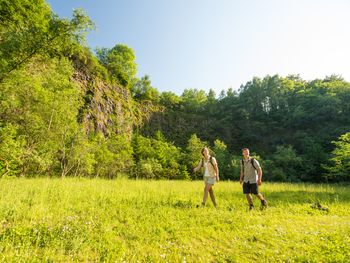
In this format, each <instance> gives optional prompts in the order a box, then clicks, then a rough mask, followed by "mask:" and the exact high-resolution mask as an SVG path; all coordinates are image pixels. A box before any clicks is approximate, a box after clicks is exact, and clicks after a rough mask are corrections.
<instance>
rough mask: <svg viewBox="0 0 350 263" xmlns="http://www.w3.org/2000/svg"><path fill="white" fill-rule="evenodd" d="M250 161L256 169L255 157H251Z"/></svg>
mask: <svg viewBox="0 0 350 263" xmlns="http://www.w3.org/2000/svg"><path fill="white" fill-rule="evenodd" d="M250 161H251V162H252V165H253V167H254V169H255V170H257V169H256V167H255V164H254V163H255V159H254V158H252V159H251V160H250Z"/></svg>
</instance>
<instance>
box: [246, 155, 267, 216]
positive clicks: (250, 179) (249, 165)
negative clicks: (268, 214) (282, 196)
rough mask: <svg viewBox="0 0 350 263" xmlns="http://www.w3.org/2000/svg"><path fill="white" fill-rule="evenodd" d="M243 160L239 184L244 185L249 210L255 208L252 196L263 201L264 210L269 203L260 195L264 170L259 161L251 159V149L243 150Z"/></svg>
mask: <svg viewBox="0 0 350 263" xmlns="http://www.w3.org/2000/svg"><path fill="white" fill-rule="evenodd" d="M242 154H243V159H242V161H241V175H240V179H239V182H240V183H241V184H242V183H243V193H244V194H245V195H246V198H247V201H248V204H249V210H251V209H253V208H254V203H253V198H252V194H254V195H255V196H256V197H257V198H259V199H260V201H261V206H262V208H265V207H267V201H266V200H265V199H264V197H263V195H262V194H261V193H259V185H261V178H262V169H261V167H260V164H259V162H258V161H257V160H255V159H254V158H252V157H250V155H249V149H248V148H244V149H242Z"/></svg>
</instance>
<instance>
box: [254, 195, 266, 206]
mask: <svg viewBox="0 0 350 263" xmlns="http://www.w3.org/2000/svg"><path fill="white" fill-rule="evenodd" d="M255 196H256V197H257V198H259V200H260V201H261V205H262V206H263V207H267V201H266V200H265V198H264V196H263V195H262V194H261V193H258V194H255Z"/></svg>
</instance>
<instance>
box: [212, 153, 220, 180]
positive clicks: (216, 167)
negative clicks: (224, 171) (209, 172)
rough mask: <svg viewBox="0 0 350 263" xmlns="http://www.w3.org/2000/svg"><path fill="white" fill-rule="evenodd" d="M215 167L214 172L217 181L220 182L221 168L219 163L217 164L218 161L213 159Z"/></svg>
mask: <svg viewBox="0 0 350 263" xmlns="http://www.w3.org/2000/svg"><path fill="white" fill-rule="evenodd" d="M213 165H214V170H215V174H216V179H217V180H218V181H219V167H218V163H217V162H216V159H215V158H214V157H213Z"/></svg>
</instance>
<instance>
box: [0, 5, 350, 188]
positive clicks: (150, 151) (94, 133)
mask: <svg viewBox="0 0 350 263" xmlns="http://www.w3.org/2000/svg"><path fill="white" fill-rule="evenodd" d="M93 28H94V24H93V22H92V21H91V20H90V19H89V18H88V17H87V15H86V14H84V12H83V11H81V10H76V11H74V13H73V18H72V19H70V20H69V19H62V18H59V17H58V16H57V15H55V14H54V13H53V12H52V11H51V9H50V7H49V6H48V5H47V4H46V3H45V1H43V0H35V1H29V0H21V1H20V0H1V1H0V89H1V93H0V176H2V177H3V176H27V177H28V176H62V177H65V176H87V177H104V178H114V177H116V176H118V175H120V174H124V175H127V176H129V177H131V178H155V179H161V178H163V179H165V178H166V179H198V178H200V177H201V175H200V174H199V173H196V174H193V173H192V172H191V171H192V168H193V166H194V165H195V164H197V162H198V161H199V160H200V158H201V156H200V149H201V148H202V147H203V146H210V148H211V150H212V154H213V155H215V156H216V158H217V160H218V163H219V166H220V174H221V178H222V179H230V180H235V179H237V178H238V176H239V162H240V159H241V157H240V149H241V148H242V147H249V148H251V151H252V152H253V153H254V155H255V157H256V158H257V159H259V160H260V162H261V163H262V165H263V168H264V172H265V175H264V177H265V179H266V180H277V181H313V182H323V181H345V180H349V179H350V133H349V131H350V114H349V113H350V103H349V99H350V83H348V82H346V81H345V80H343V79H342V78H341V77H338V76H330V77H326V78H325V79H323V80H314V81H304V80H302V79H301V78H300V77H298V76H288V77H285V78H283V77H280V76H267V77H265V78H263V79H259V78H253V79H252V81H250V82H248V83H246V84H245V85H242V86H241V87H240V89H239V90H238V91H233V90H232V89H229V90H227V91H222V92H221V93H220V94H219V95H218V96H217V95H216V94H215V93H214V92H213V91H212V90H211V91H210V92H209V93H206V92H205V91H203V90H196V89H188V90H185V91H184V92H183V94H182V95H181V96H178V95H176V94H174V93H172V92H162V93H160V92H159V91H158V90H157V89H156V88H154V87H152V85H151V80H150V78H149V77H148V76H144V77H142V78H140V79H139V78H137V77H136V73H137V65H136V62H135V54H134V52H133V50H132V49H131V48H129V47H127V46H125V45H121V44H117V45H115V46H114V47H113V48H99V49H97V50H96V55H94V54H93V53H92V52H91V51H90V50H89V48H87V47H86V44H85V35H86V33H87V32H88V31H89V30H92V29H93Z"/></svg>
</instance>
